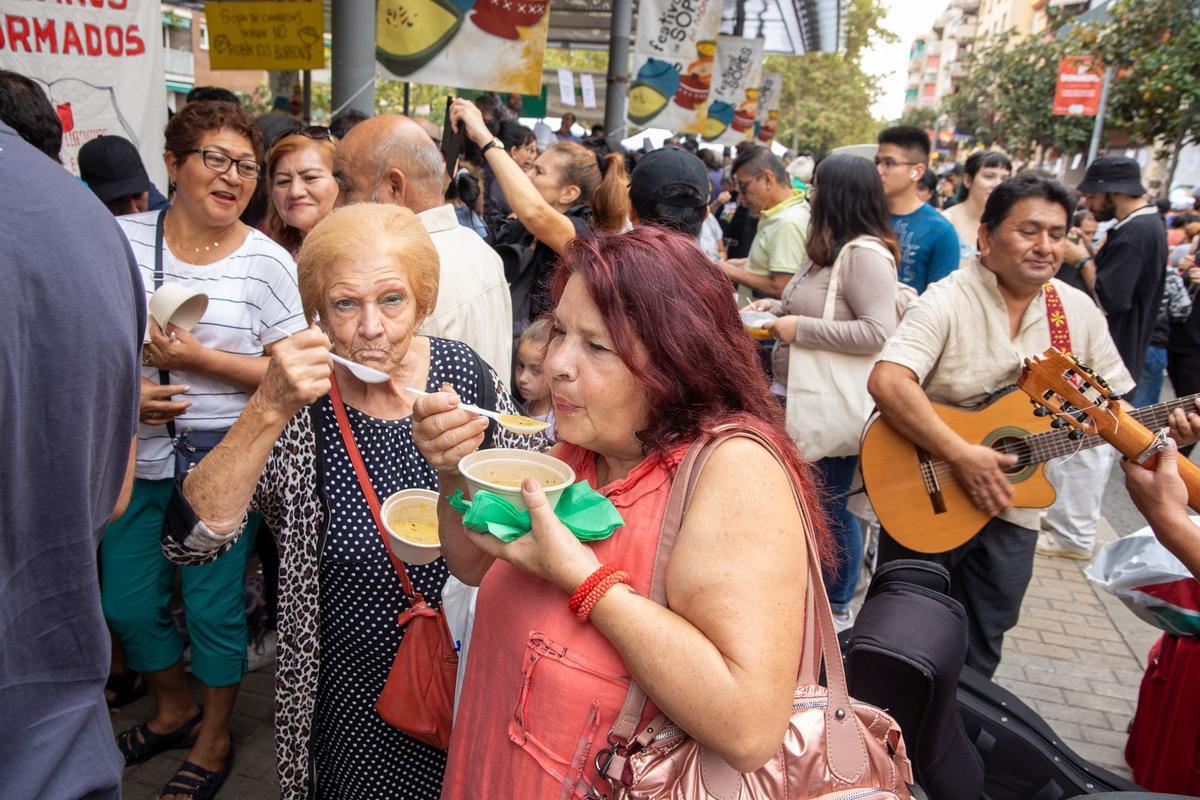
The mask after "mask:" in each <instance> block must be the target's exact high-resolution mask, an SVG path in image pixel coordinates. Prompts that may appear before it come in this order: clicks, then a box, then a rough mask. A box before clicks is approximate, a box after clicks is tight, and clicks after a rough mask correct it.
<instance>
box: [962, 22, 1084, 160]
mask: <svg viewBox="0 0 1200 800" xmlns="http://www.w3.org/2000/svg"><path fill="white" fill-rule="evenodd" d="M1085 48H1086V42H1085V41H1084V40H1083V39H1081V38H1080V36H1079V35H1077V34H1074V33H1072V34H1070V35H1068V36H1064V37H1057V38H1056V37H1054V36H1053V35H1052V34H1051V35H1047V36H1030V37H1026V38H1024V39H1017V38H1016V37H1008V38H998V39H991V40H984V41H982V42H976V44H975V47H974V49H973V51H972V52H971V53H970V54H968V55H967V56H966V57H965V63H966V66H967V75H966V77H965V78H963V79H961V80H960V81H959V83H958V86H957V88H956V91H955V93H954V94H952V95H950V96H948V97H946V98H945V99H944V100H943V110H944V111H945V112H946V113H947V114H948V115H949V116H951V117H952V118H953V119H954V121H955V126H956V128H957V129H958V130H960V131H962V132H964V133H969V134H971V135H972V136H973V137H974V138H975V139H976V140H977V141H979V142H981V143H983V144H984V145H986V146H988V147H990V146H992V145H993V144H995V145H999V146H1001V147H1003V148H1004V149H1006V150H1008V151H1009V152H1010V153H1012V154H1014V155H1015V156H1016V157H1017V158H1021V159H1027V158H1030V157H1032V156H1033V155H1034V153H1035V152H1036V151H1038V149H1039V148H1040V149H1041V152H1042V153H1044V152H1045V151H1046V150H1048V149H1049V148H1051V147H1053V148H1055V149H1056V150H1058V151H1059V152H1060V153H1073V152H1081V151H1084V150H1086V149H1087V145H1088V140H1089V139H1090V137H1091V132H1092V121H1093V120H1092V118H1091V117H1067V116H1055V115H1054V114H1052V113H1051V110H1052V107H1053V105H1054V87H1055V84H1056V83H1057V82H1058V64H1059V62H1060V61H1061V60H1062V58H1063V56H1066V55H1079V54H1084V53H1087V52H1088V51H1087V50H1086V49H1085Z"/></svg>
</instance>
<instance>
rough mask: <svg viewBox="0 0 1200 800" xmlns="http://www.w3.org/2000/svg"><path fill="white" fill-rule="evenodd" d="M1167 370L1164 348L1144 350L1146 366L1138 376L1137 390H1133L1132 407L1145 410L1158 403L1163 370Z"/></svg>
mask: <svg viewBox="0 0 1200 800" xmlns="http://www.w3.org/2000/svg"><path fill="white" fill-rule="evenodd" d="M1166 368H1167V350H1166V348H1165V347H1151V348H1149V349H1148V350H1146V364H1145V366H1143V367H1142V374H1141V375H1140V376H1138V382H1137V388H1136V389H1134V390H1133V405H1134V407H1136V408H1145V407H1146V406H1152V405H1154V404H1155V403H1157V402H1158V396H1159V395H1161V394H1162V386H1163V370H1165V369H1166Z"/></svg>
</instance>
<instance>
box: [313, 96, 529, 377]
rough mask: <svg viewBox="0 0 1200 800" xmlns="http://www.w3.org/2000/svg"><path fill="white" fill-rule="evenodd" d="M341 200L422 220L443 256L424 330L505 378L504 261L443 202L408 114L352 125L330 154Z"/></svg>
mask: <svg viewBox="0 0 1200 800" xmlns="http://www.w3.org/2000/svg"><path fill="white" fill-rule="evenodd" d="M333 175H334V178H336V179H337V182H338V189H339V192H338V200H337V202H338V205H348V204H350V203H394V204H396V205H399V206H404V207H405V208H407V209H409V210H411V211H413V212H414V213H415V214H416V215H417V216H418V217H419V218H420V220H421V222H422V223H423V224H424V225H425V230H426V232H427V233H428V234H429V238H431V239H432V240H433V245H434V247H436V248H437V251H438V260H439V261H440V262H441V281H440V283H439V288H438V298H437V305H436V306H434V311H433V313H432V314H431V315H430V316H429V318H428V319H426V320H425V324H424V325H423V326H422V327H421V333H423V334H425V335H427V336H440V337H442V338H444V339H454V340H457V341H460V342H465V343H466V344H467V345H468V346H470V347H471V349H473V350H474V351H475V352H476V353H478V354H479V355H480V357H481V358H483V360H484V361H486V362H487V363H488V364H489V365H490V366H491V367H492V369H494V370H496V373H497V374H499V375H500V377H501V378H502V379H503V380H504V381H506V382H507V381H508V376H509V372H510V371H511V369H512V298H511V296H510V295H509V292H508V283H507V282H506V281H505V279H504V266H503V264H502V263H501V261H500V256H498V255H497V254H496V251H495V250H493V249H492V248H491V247H489V246H488V245H487V243H485V242H484V241H483V240H482V239H480V238H479V235H478V234H477V233H475V232H474V231H472V230H469V229H467V228H464V227H462V226H461V225H459V224H458V217H457V216H456V215H455V213H454V206H452V205H450V204H449V203H447V202H446V199H445V195H446V184H447V181H448V178H447V177H446V168H445V164H444V162H443V160H442V154H441V152H440V151H439V150H438V148H437V146H436V145H435V144H434V143H433V140H432V139H430V138H429V136H428V135H427V134H426V133H425V131H423V130H422V129H421V128H420V126H418V125H417V123H415V122H413V121H412V120H411V119H409V118H408V117H403V116H399V115H396V114H385V115H383V116H379V117H373V118H372V119H369V120H366V121H364V122H360V123H359V124H358V125H355V126H354V128H353V129H351V131H350V132H349V133H347V134H346V138H345V139H343V140H342V141H341V142H339V143H338V149H337V153H336V154H335V156H334V160H333Z"/></svg>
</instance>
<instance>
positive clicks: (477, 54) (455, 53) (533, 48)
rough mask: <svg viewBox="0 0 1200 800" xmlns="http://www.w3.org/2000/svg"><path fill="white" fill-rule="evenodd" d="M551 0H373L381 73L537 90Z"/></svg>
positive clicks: (398, 77) (499, 88) (456, 83)
mask: <svg viewBox="0 0 1200 800" xmlns="http://www.w3.org/2000/svg"><path fill="white" fill-rule="evenodd" d="M549 12H550V0H378V3H377V4H376V6H375V31H376V33H375V45H376V46H375V59H376V61H377V63H378V66H379V71H380V73H381V74H382V76H383V77H386V78H393V79H395V80H402V81H413V82H414V83H433V84H443V85H449V86H458V87H460V88H463V89H479V90H482V91H491V92H516V93H518V94H538V93H539V92H541V90H542V83H541V81H542V56H543V54H544V53H545V50H546V31H547V29H548V28H549V25H550V13H549Z"/></svg>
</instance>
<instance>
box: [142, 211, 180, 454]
mask: <svg viewBox="0 0 1200 800" xmlns="http://www.w3.org/2000/svg"><path fill="white" fill-rule="evenodd" d="M166 221H167V209H165V208H164V209H163V210H162V211H159V212H158V219H157V220H156V221H155V223H154V291H156V292H157V291H158V290H159V289H160V288H162V285H163V230H164V226H165V224H166ZM146 324H147V325H149V324H150V322H149V320H147V322H146ZM158 383H159V385H160V386H170V385H171V373H170V372H168V371H167V370H165V369H160V370H159V371H158ZM167 435H168V436H170V437H171V441H172V442H174V441H175V420H174V419H169V420H167Z"/></svg>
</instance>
